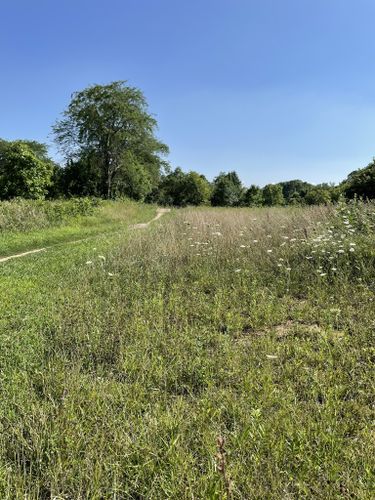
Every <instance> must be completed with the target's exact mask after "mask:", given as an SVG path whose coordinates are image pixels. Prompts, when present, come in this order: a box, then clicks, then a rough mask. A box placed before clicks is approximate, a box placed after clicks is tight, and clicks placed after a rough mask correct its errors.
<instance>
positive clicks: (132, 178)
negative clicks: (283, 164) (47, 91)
mask: <svg viewBox="0 0 375 500" xmlns="http://www.w3.org/2000/svg"><path fill="white" fill-rule="evenodd" d="M156 127H157V122H156V120H155V118H154V117H153V116H152V115H151V114H149V113H148V107H147V102H146V99H145V97H144V95H143V93H142V92H141V91H140V90H139V89H136V88H134V87H129V86H127V85H126V82H124V81H117V82H112V83H110V84H108V85H93V86H90V87H88V88H86V89H84V90H82V91H80V92H76V93H74V94H73V96H72V100H71V102H70V104H69V106H68V108H67V109H66V110H65V111H64V113H63V118H62V119H61V120H58V121H57V122H56V124H55V125H54V127H53V130H54V134H55V141H56V143H57V144H58V146H59V147H60V150H61V151H62V152H63V154H64V155H65V158H66V160H67V161H68V162H70V172H68V173H71V171H72V169H74V168H76V169H78V168H81V167H83V170H84V171H86V172H87V176H88V178H90V180H91V182H94V183H95V189H94V191H95V192H96V193H100V195H102V196H106V197H107V198H112V197H113V196H115V195H116V194H129V193H133V194H135V197H137V198H142V197H144V196H145V194H147V192H148V191H151V189H152V187H153V186H156V185H157V183H158V181H159V178H160V174H161V170H162V168H163V166H165V162H164V161H163V160H162V158H161V156H162V155H165V154H167V153H168V147H167V146H166V145H165V144H163V143H162V142H160V141H159V140H158V139H157V138H156V137H155V130H156ZM72 163H76V165H75V166H74V167H73V165H72Z"/></svg>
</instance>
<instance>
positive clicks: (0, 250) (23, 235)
mask: <svg viewBox="0 0 375 500" xmlns="http://www.w3.org/2000/svg"><path fill="white" fill-rule="evenodd" d="M155 213H156V208H155V207H154V206H152V205H141V204H137V203H135V202H131V201H124V202H111V201H105V202H102V205H101V206H100V207H99V208H98V209H96V211H95V214H94V215H91V216H80V217H72V218H71V219H68V220H67V221H65V222H64V223H62V224H60V225H58V226H55V227H54V226H52V227H46V228H44V229H35V230H33V231H26V232H21V231H18V232H17V231H5V232H3V233H1V234H0V258H1V257H6V256H8V255H13V254H16V253H19V252H24V251H28V250H34V249H37V248H41V247H46V246H51V245H59V244H64V243H68V242H73V241H75V240H80V239H85V238H91V237H95V236H97V235H100V234H102V233H111V232H116V231H122V230H123V229H126V228H127V227H128V226H129V225H130V224H133V223H140V222H148V221H149V220H150V219H152V217H154V216H155Z"/></svg>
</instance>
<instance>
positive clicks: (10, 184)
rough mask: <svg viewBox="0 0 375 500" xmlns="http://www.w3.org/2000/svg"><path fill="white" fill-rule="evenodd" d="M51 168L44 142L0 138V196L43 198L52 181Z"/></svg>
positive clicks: (8, 197) (0, 197) (1, 197)
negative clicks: (10, 140)
mask: <svg viewBox="0 0 375 500" xmlns="http://www.w3.org/2000/svg"><path fill="white" fill-rule="evenodd" d="M53 171H54V165H53V163H52V161H51V160H50V159H49V158H48V156H47V148H46V146H45V145H44V144H39V143H37V142H35V141H12V142H7V141H3V140H0V199H11V198H15V197H23V198H29V199H43V198H44V197H45V196H46V194H47V193H48V188H49V187H50V186H51V184H52V180H51V179H52V175H53Z"/></svg>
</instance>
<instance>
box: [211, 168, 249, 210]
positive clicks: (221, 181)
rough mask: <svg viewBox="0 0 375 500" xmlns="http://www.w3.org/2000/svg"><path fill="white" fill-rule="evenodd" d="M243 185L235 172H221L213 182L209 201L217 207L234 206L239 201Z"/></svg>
mask: <svg viewBox="0 0 375 500" xmlns="http://www.w3.org/2000/svg"><path fill="white" fill-rule="evenodd" d="M242 195H243V187H242V182H241V180H240V178H239V177H238V174H237V172H234V171H232V172H228V173H224V172H221V173H220V174H219V175H218V176H217V177H216V178H215V179H214V182H213V190H212V196H211V203H212V205H213V206H218V207H224V206H229V207H234V206H238V205H239V204H240V202H241V198H242Z"/></svg>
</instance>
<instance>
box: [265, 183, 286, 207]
mask: <svg viewBox="0 0 375 500" xmlns="http://www.w3.org/2000/svg"><path fill="white" fill-rule="evenodd" d="M262 195H263V204H264V205H266V206H268V207H271V206H274V205H283V204H284V201H285V200H284V196H283V189H282V187H281V186H280V184H267V185H266V186H264V188H263V189H262Z"/></svg>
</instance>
